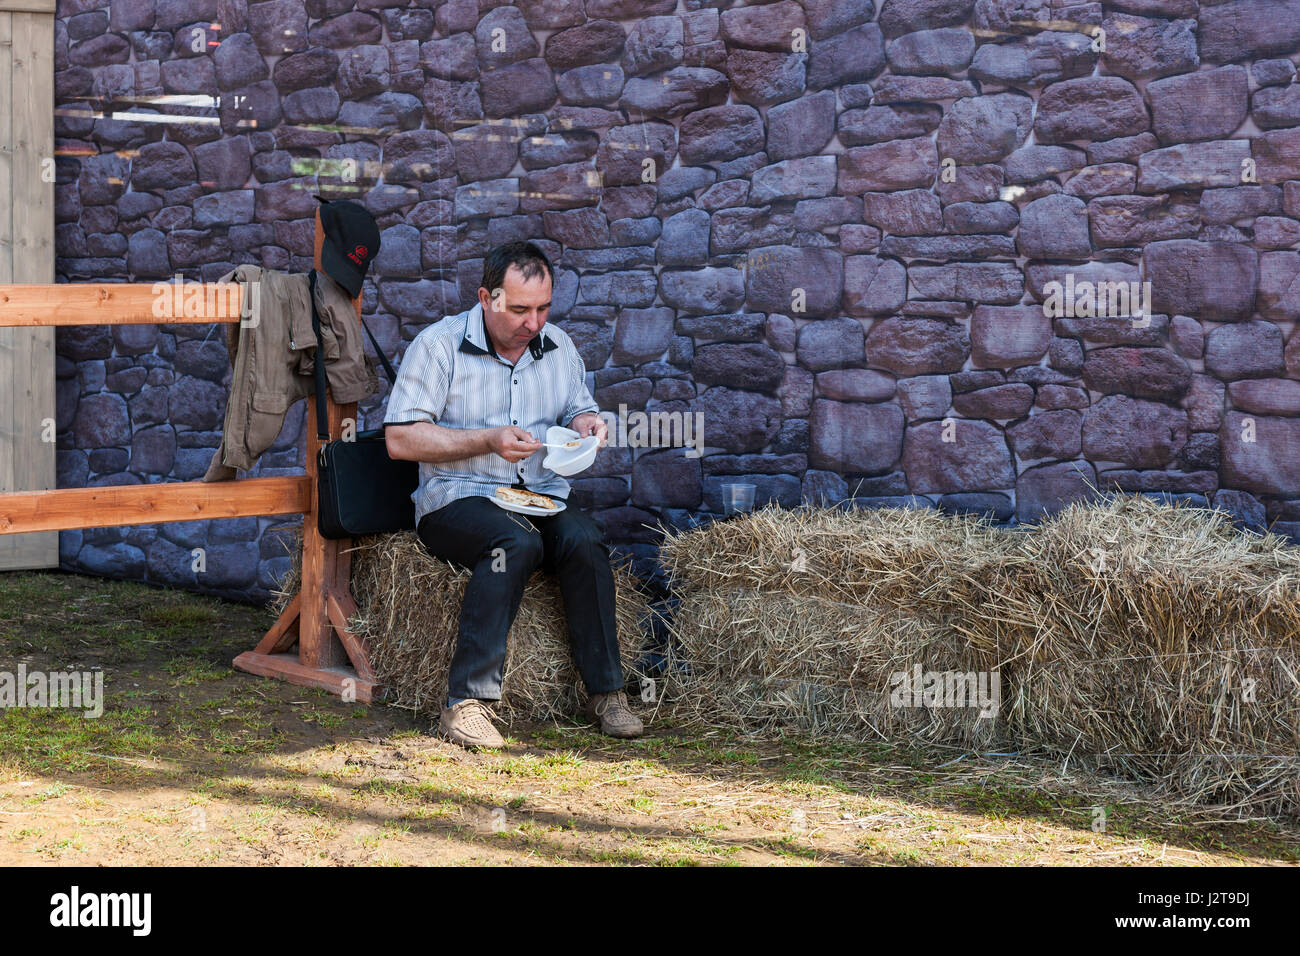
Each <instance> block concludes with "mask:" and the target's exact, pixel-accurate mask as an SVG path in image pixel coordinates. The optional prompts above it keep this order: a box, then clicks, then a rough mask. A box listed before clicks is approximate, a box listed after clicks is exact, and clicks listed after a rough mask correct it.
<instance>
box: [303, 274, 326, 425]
mask: <svg viewBox="0 0 1300 956" xmlns="http://www.w3.org/2000/svg"><path fill="white" fill-rule="evenodd" d="M307 289H308V293H307V297H308V298H309V299H310V300H311V330H312V331H313V332H315V333H316V358H315V360H314V361H313V363H312V364H313V366H314V374H315V377H316V437H317V438H319V439H320V442H321V444H322V445H323V444H325V443H326V442H327V441H329V440H330V419H329V409H328V408H327V407H326V405H325V340H324V339H323V338H321V332H320V315H319V314H318V313H317V312H316V270H315V269H313V270H311V275H310V276H309V277H308V279H307Z"/></svg>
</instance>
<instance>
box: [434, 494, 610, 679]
mask: <svg viewBox="0 0 1300 956" xmlns="http://www.w3.org/2000/svg"><path fill="white" fill-rule="evenodd" d="M418 533H419V535H420V540H421V541H423V542H424V546H425V547H426V548H428V549H429V552H430V553H431V554H432V555H433V556H434V557H437V558H441V559H442V560H444V561H449V562H451V563H452V564H455V565H459V566H460V567H463V568H467V569H469V570H470V571H471V572H472V573H471V577H470V581H469V585H468V586H467V587H466V588H465V601H464V604H463V605H462V606H461V609H460V623H459V629H458V631H457V635H456V652H455V654H454V655H453V656H452V659H451V673H450V675H449V679H448V681H447V691H448V696H450V697H476V698H478V699H479V700H489V701H495V700H500V699H501V678H502V675H503V672H504V670H505V663H506V635H507V634H508V633H509V631H510V625H511V623H513V621H514V619H515V614H516V613H517V612H518V611H519V602H520V601H521V600H522V598H523V594H524V585H526V584H527V583H528V579H529V577H530V576H531V575H532V573H533V572H534V571H535V570H537V568H538V567H541V568H542V569H543V570H545V571H548V572H554V573H555V574H556V575H557V576H558V578H559V584H560V594H561V595H562V596H563V598H564V612H565V617H566V618H567V620H568V629H569V646H570V647H571V648H572V650H573V660H574V663H575V664H576V665H577V668H578V673H579V674H581V675H582V680H583V682H584V683H585V684H586V686H587V692H588V693H591V694H603V693H608V692H609V691H612V690H622V688H623V683H624V678H623V666H622V662H621V661H620V659H619V652H618V638H617V636H616V633H615V624H614V574H613V572H612V571H611V570H610V565H609V549H608V548H607V547H606V546H605V538H604V535H603V534H602V533H601V531H600V528H599V527H598V526H597V524H596V522H595V521H593V520H592V519H591V517H590V516H588V515H586V514H584V513H583V512H582V511H580V510H578V509H577V508H575V507H573V506H569V507H568V508H566V509H565V510H564V511H562V512H560V513H559V514H558V515H555V516H554V517H546V518H541V517H537V518H534V517H532V516H530V515H521V514H517V513H514V512H509V511H506V510H504V509H502V508H498V507H497V506H496V505H494V504H493V503H492V502H491V501H489V500H488V499H487V498H482V497H474V498H461V499H459V500H457V501H453V502H452V503H451V504H449V505H446V506H444V507H442V508H439V509H438V510H437V511H433V512H430V513H429V514H427V515H425V516H424V517H423V518H422V519H421V520H420V526H419V529H418Z"/></svg>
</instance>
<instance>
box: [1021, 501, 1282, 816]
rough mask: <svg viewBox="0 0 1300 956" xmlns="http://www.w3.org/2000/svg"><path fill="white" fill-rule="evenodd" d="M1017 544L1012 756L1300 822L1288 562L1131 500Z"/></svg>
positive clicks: (1272, 545)
mask: <svg viewBox="0 0 1300 956" xmlns="http://www.w3.org/2000/svg"><path fill="white" fill-rule="evenodd" d="M1017 537H1018V539H1019V547H1020V551H1021V553H1022V555H1023V557H1024V559H1025V560H1023V561H1020V562H1019V563H1018V564H1017V566H1016V567H1015V569H1014V573H1013V574H1012V575H1011V576H1010V581H1011V583H1010V585H1009V592H1008V600H1007V601H1005V602H1003V603H1004V607H1003V609H1002V610H1001V611H1000V616H1001V617H1003V618H1004V619H1005V620H1006V621H1008V622H1012V621H1014V625H1013V626H1014V627H1016V629H1017V630H1019V631H1020V634H1021V638H1020V640H1021V642H1022V643H1023V645H1024V652H1025V657H1024V660H1023V661H1022V665H1021V666H1020V667H1019V668H1018V669H1017V677H1016V680H1015V684H1014V687H1013V692H1012V693H1011V694H1010V695H1008V696H1007V698H1006V699H1007V706H1008V714H1007V716H1008V719H1009V722H1010V724H1011V725H1012V726H1013V727H1014V730H1015V732H1016V733H1017V734H1018V736H1019V737H1020V739H1021V741H1022V743H1023V744H1025V745H1026V746H1039V747H1046V748H1048V749H1051V750H1053V751H1055V752H1058V753H1071V754H1073V755H1074V756H1075V757H1078V758H1083V759H1085V760H1088V761H1089V762H1092V763H1094V764H1096V765H1099V766H1102V767H1105V768H1107V769H1111V770H1115V771H1119V772H1121V773H1124V774H1126V775H1128V776H1132V777H1135V778H1137V779H1141V780H1146V781H1152V782H1155V783H1158V784H1161V785H1163V786H1164V788H1165V790H1166V791H1167V792H1168V793H1169V794H1171V795H1172V796H1174V797H1176V798H1178V799H1180V800H1185V801H1188V802H1198V803H1214V804H1217V805H1220V806H1230V807H1236V808H1239V809H1241V810H1242V811H1246V810H1250V811H1263V812H1269V813H1278V812H1285V813H1292V814H1295V813H1300V549H1296V548H1294V547H1291V546H1290V545H1288V544H1287V542H1286V541H1285V540H1284V539H1282V538H1280V537H1277V536H1275V535H1272V534H1266V535H1255V534H1249V533H1243V532H1241V531H1238V530H1237V529H1236V528H1234V527H1233V525H1232V523H1231V520H1230V518H1229V517H1228V516H1227V515H1226V514H1224V513H1223V512H1217V511H1207V510H1205V509H1197V508H1191V507H1187V506H1185V505H1180V506H1171V505H1168V504H1163V503H1160V502H1156V501H1153V500H1151V499H1149V498H1146V497H1141V496H1121V497H1115V498H1112V499H1110V500H1107V501H1102V502H1098V503H1093V504H1087V505H1085V504H1075V505H1072V506H1070V507H1068V508H1066V509H1065V510H1063V511H1061V512H1059V513H1058V514H1056V515H1055V516H1053V517H1051V518H1049V519H1047V520H1045V521H1044V522H1043V523H1042V524H1041V525H1040V526H1039V527H1038V528H1037V529H1035V530H1033V531H1030V532H1026V533H1022V534H1020V535H1017ZM1011 598H1014V600H1011Z"/></svg>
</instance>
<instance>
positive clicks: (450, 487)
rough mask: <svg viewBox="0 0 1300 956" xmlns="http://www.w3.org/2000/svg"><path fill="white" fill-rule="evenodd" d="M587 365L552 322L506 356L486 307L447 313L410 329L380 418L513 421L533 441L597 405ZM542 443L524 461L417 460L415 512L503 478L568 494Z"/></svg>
mask: <svg viewBox="0 0 1300 956" xmlns="http://www.w3.org/2000/svg"><path fill="white" fill-rule="evenodd" d="M596 410H597V405H596V403H595V401H594V400H593V399H592V397H591V392H590V391H589V390H588V389H587V383H586V369H584V368H583V365H582V357H581V356H580V355H579V354H578V350H577V348H576V347H575V346H574V344H573V341H572V339H570V338H569V337H568V335H566V334H565V333H564V332H563V330H561V329H557V328H554V327H552V326H550V325H544V326H542V329H541V331H540V332H538V333H537V335H536V336H534V337H533V340H532V341H531V342H529V343H528V349H527V350H526V351H525V352H524V354H523V355H522V356H520V358H519V361H518V362H516V363H515V364H514V365H511V364H510V363H509V362H507V361H506V360H505V359H503V358H501V357H500V356H499V355H497V353H496V349H495V348H494V347H493V346H492V342H491V340H490V339H489V338H488V334H487V329H486V328H485V327H484V325H483V307H482V305H476V306H474V308H472V309H470V310H469V311H468V312H462V313H461V314H460V315H452V316H448V317H446V318H445V319H443V320H442V321H440V322H435V323H434V324H433V325H431V326H429V327H428V328H427V329H425V330H424V331H423V332H421V333H420V334H419V335H417V336H416V337H415V340H414V341H412V342H411V345H410V347H409V348H408V349H407V350H406V355H405V356H404V357H403V358H402V368H401V370H400V371H399V372H398V373H397V381H396V382H395V383H393V391H392V394H391V395H390V396H389V398H388V409H387V412H386V413H385V415H384V424H385V425H406V424H411V423H413V422H436V423H437V424H439V425H442V426H443V427H445V428H500V427H502V426H505V425H515V426H518V427H519V428H522V429H523V430H524V431H526V432H528V433H529V434H531V435H532V436H533V437H534V438H536V439H537V440H538V441H545V440H546V430H547V429H548V428H550V427H551V426H552V425H568V424H569V422H571V421H572V420H573V418H574V416H575V415H579V414H581V413H582V412H594V411H596ZM545 457H546V449H542V450H540V451H538V452H536V453H534V454H532V455H530V456H529V457H527V458H525V459H524V460H523V461H520V462H509V461H506V460H505V459H504V458H502V457H501V456H500V455H498V454H496V453H494V452H487V453H485V454H482V455H475V456H474V457H472V458H466V459H463V460H461V461H444V462H438V463H436V464H434V463H430V462H420V486H419V488H417V489H416V491H415V493H414V494H413V495H411V499H412V500H413V501H414V502H415V521H416V523H417V524H419V521H420V519H421V518H423V517H424V516H425V515H426V514H428V513H429V512H431V511H437V510H438V509H439V508H441V507H443V506H444V505H447V504H450V503H451V502H453V501H455V500H457V499H458V498H470V497H473V496H476V495H482V496H484V497H488V498H491V497H492V495H493V492H494V491H495V489H496V488H498V487H500V486H501V485H515V486H519V485H522V486H523V487H525V488H527V489H528V490H529V491H536V492H538V493H540V494H544V495H556V496H559V497H561V498H565V497H568V494H569V483H568V482H567V481H565V480H564V479H563V478H561V477H560V476H559V475H557V474H556V473H555V472H553V471H551V470H550V469H549V468H544V467H543V466H542V460H543V459H544V458H545Z"/></svg>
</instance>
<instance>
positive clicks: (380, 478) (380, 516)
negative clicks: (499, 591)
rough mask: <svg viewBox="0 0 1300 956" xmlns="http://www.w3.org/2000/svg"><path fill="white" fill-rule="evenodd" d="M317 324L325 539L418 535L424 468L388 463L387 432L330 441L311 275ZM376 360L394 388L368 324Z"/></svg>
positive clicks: (319, 484)
mask: <svg viewBox="0 0 1300 956" xmlns="http://www.w3.org/2000/svg"><path fill="white" fill-rule="evenodd" d="M310 285H311V324H312V329H313V331H315V333H316V359H315V376H316V431H317V435H318V437H319V438H320V442H321V445H320V455H319V457H318V459H317V462H316V464H317V471H316V482H317V485H316V487H317V502H318V507H317V517H318V522H317V523H318V525H319V527H320V533H321V535H322V537H325V538H330V539H338V538H356V537H360V536H361V535H366V534H389V533H392V532H395V531H412V530H414V529H415V503H414V502H413V501H412V500H411V495H412V494H413V493H414V492H415V490H416V488H418V487H419V485H420V466H419V465H418V464H417V463H416V462H413V461H398V460H396V459H393V458H389V457H388V447H387V445H386V444H385V442H384V430H383V428H375V429H371V430H370V431H364V432H357V434H356V437H355V438H354V439H353V440H352V441H344V440H342V439H340V440H338V441H330V436H329V416H328V412H327V408H326V404H325V362H324V360H323V359H324V349H323V348H322V343H323V341H324V340H323V339H322V338H321V327H320V316H319V315H318V314H317V311H316V272H315V270H313V271H312V273H311V279H310ZM361 325H362V327H363V328H365V330H366V335H368V336H370V342H371V344H372V345H374V347H375V354H377V355H378V356H379V360H380V361H381V362H383V363H384V371H385V372H387V373H388V381H389V384H390V387H391V386H392V385H393V384H395V383H396V382H397V373H396V372H394V371H393V366H392V365H391V364H390V363H389V361H388V357H387V356H385V355H384V351H383V349H381V348H380V347H379V343H378V342H377V341H375V336H374V334H373V333H372V332H371V331H370V326H368V325H366V322H365V319H362V320H361Z"/></svg>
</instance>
